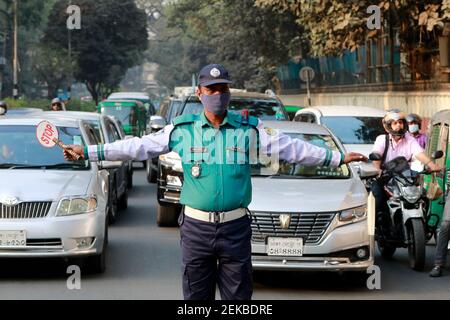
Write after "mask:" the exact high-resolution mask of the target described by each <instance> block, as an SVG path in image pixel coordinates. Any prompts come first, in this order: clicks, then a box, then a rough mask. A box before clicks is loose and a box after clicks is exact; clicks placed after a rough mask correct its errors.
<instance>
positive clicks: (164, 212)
mask: <svg viewBox="0 0 450 320" xmlns="http://www.w3.org/2000/svg"><path fill="white" fill-rule="evenodd" d="M180 212H181V208H180V207H179V206H175V205H169V206H162V205H160V204H159V203H158V204H157V212H156V224H157V225H158V226H159V227H175V226H177V225H178V216H179V214H180Z"/></svg>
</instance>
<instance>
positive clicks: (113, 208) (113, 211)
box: [108, 182, 119, 224]
mask: <svg viewBox="0 0 450 320" xmlns="http://www.w3.org/2000/svg"><path fill="white" fill-rule="evenodd" d="M112 185H113V187H112V190H111V192H110V201H109V210H108V223H109V224H114V223H116V221H117V215H118V211H119V210H118V206H117V189H116V187H115V182H113V184H112Z"/></svg>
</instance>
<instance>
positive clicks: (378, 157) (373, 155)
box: [369, 152, 381, 161]
mask: <svg viewBox="0 0 450 320" xmlns="http://www.w3.org/2000/svg"><path fill="white" fill-rule="evenodd" d="M369 160H371V161H380V160H381V155H380V154H379V153H376V152H373V153H371V154H369Z"/></svg>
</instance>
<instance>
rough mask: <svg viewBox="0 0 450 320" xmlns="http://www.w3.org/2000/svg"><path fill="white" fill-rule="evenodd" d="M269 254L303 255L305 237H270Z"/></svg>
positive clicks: (268, 241) (268, 243)
mask: <svg viewBox="0 0 450 320" xmlns="http://www.w3.org/2000/svg"><path fill="white" fill-rule="evenodd" d="M267 254H268V255H269V256H295V257H301V256H303V238H268V239H267Z"/></svg>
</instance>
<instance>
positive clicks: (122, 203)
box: [118, 190, 128, 210]
mask: <svg viewBox="0 0 450 320" xmlns="http://www.w3.org/2000/svg"><path fill="white" fill-rule="evenodd" d="M118 206H119V209H120V210H126V209H127V208H128V190H125V192H124V193H123V195H122V196H121V197H120V199H119V202H118Z"/></svg>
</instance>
